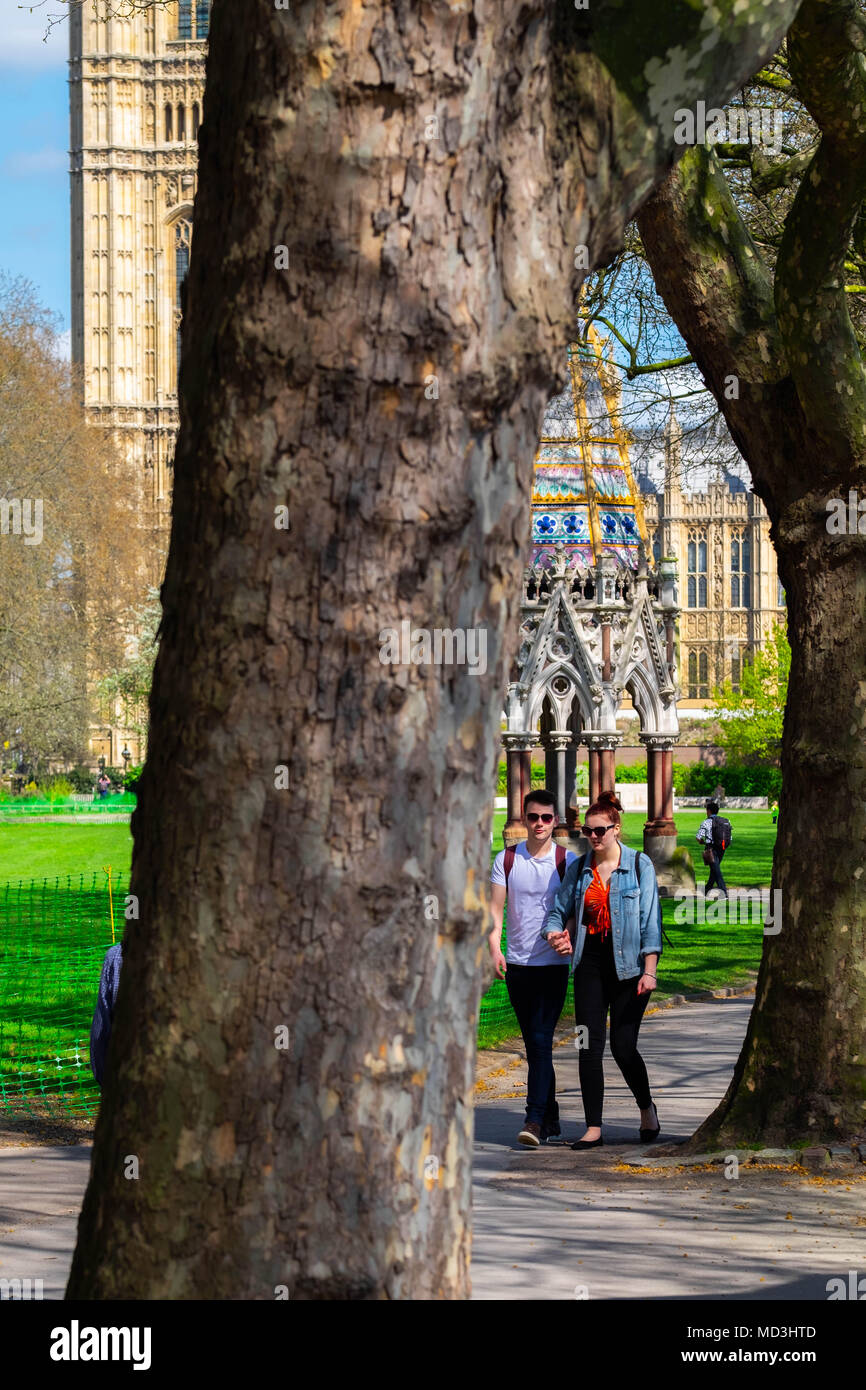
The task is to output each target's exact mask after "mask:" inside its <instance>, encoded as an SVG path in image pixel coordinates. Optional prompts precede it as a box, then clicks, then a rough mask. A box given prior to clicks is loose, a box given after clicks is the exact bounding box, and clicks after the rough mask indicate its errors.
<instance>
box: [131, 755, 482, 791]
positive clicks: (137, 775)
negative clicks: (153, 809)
mask: <svg viewBox="0 0 866 1390" xmlns="http://www.w3.org/2000/svg"><path fill="white" fill-rule="evenodd" d="M504 769H505V763H500V764H499V782H502V777H503V772H504ZM143 771H144V763H133V764H131V765H130V766H129V767H128V768H127V769H126V776H125V777H124V779H123V790H124V791H125V792H134V791H137V789H138V783H139V781H140V779H141V774H142V772H143ZM497 785H498V784H497ZM496 795H497V796H504V795H505V784H504V783H503V790H502V791H501V792H500V791H497V793H496Z"/></svg>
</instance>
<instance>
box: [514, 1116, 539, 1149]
mask: <svg viewBox="0 0 866 1390" xmlns="http://www.w3.org/2000/svg"><path fill="white" fill-rule="evenodd" d="M517 1142H518V1144H525V1145H526V1147H527V1148H528V1149H537V1148H538V1146H539V1144H540V1143H541V1142H542V1133H541V1125H537V1124H536V1123H535V1121H534V1120H528V1121H527V1122H526V1124H525V1125H524V1126H523V1129H522V1130H521V1131H520V1133H519V1134H518V1136H517Z"/></svg>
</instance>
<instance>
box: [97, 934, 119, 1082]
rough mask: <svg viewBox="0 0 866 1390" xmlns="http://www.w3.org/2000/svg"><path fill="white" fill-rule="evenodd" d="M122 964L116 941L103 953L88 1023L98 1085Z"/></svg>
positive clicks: (112, 1018) (102, 1071)
mask: <svg viewBox="0 0 866 1390" xmlns="http://www.w3.org/2000/svg"><path fill="white" fill-rule="evenodd" d="M122 964H123V959H122V948H121V945H120V942H118V943H117V945H116V946H110V947H109V948H108V950H107V951H106V953H105V959H104V960H103V962H102V974H101V975H100V977H99V993H98V994H97V996H96V1008H95V1010H94V1013H93V1022H92V1023H91V1025H90V1070H91V1071H92V1072H93V1075H94V1076H95V1077H96V1079H97V1081H98V1082H99V1084H100V1086H101V1085H102V1078H103V1076H104V1075H105V1055H106V1052H107V1051H108V1040H109V1038H110V1037H111V1025H112V1023H113V1021H114V1005H115V1003H116V1001H117V990H118V986H119V984H120V967H121V965H122Z"/></svg>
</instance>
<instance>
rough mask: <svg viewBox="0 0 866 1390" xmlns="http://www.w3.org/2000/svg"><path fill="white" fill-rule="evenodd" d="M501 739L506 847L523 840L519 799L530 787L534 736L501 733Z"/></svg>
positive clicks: (521, 808) (520, 800)
mask: <svg viewBox="0 0 866 1390" xmlns="http://www.w3.org/2000/svg"><path fill="white" fill-rule="evenodd" d="M502 742H503V744H504V745H505V762H506V777H507V785H508V815H507V819H506V822H505V829H504V831H503V833H502V838H503V840H504V841H505V845H506V848H507V847H508V845H516V844H518V843H519V841H520V840H525V839H526V822H525V821H524V819H523V800H524V797H525V796H526V794H527V792H528V791H529V790H530V788H531V786H532V749H533V748H534V746H535V744H536V743H537V739H536V738H535V737H534V736H533V735H531V734H503V736H502Z"/></svg>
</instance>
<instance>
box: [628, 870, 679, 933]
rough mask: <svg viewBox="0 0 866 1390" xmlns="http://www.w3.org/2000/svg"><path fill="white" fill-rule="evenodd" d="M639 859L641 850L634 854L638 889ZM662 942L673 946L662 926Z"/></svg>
mask: <svg viewBox="0 0 866 1390" xmlns="http://www.w3.org/2000/svg"><path fill="white" fill-rule="evenodd" d="M640 859H641V850H638V851H637V853H636V854H635V861H634V867H635V872H636V874H637V886H638V888H640ZM662 940H663V941H666V942H667V943H668V945H669V946H673V944H674V943H673V942H672V941H671V939H670V937H669V936H668V934H667V932H666V931H665V929H664V926H662Z"/></svg>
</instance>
